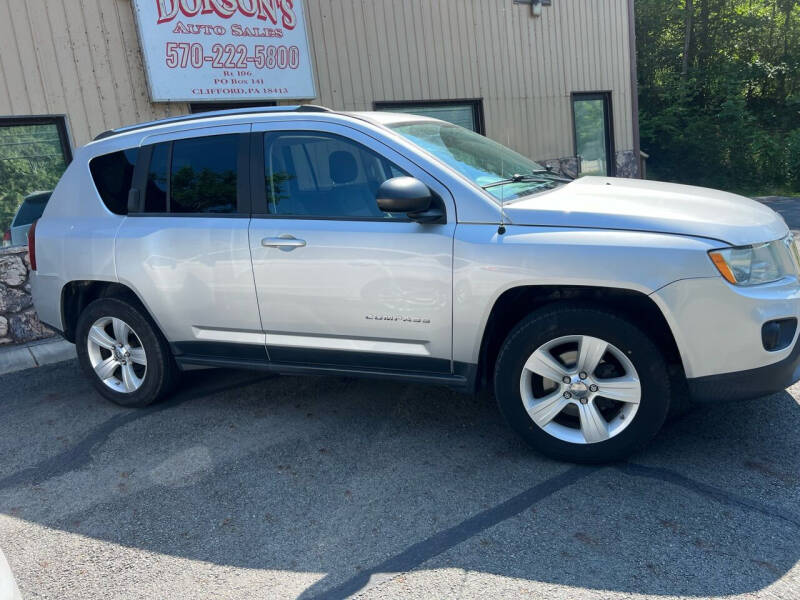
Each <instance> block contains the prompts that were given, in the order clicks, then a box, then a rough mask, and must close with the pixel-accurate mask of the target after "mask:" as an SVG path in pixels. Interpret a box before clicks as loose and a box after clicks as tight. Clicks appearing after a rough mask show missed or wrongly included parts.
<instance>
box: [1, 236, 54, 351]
mask: <svg viewBox="0 0 800 600" xmlns="http://www.w3.org/2000/svg"><path fill="white" fill-rule="evenodd" d="M30 267H31V264H30V262H29V259H28V249H27V248H26V247H24V246H12V247H10V248H0V345H2V344H19V343H23V342H30V341H32V340H38V339H41V338H45V337H49V336H51V335H53V331H51V330H50V329H48V328H47V327H45V326H44V325H42V323H40V322H39V319H38V318H37V316H36V311H35V310H34V308H33V300H32V299H31V286H30V283H29V282H28V274H29V272H30Z"/></svg>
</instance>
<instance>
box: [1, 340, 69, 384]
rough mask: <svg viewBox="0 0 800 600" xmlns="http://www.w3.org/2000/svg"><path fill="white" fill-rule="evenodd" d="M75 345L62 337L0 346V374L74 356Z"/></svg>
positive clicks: (61, 360)
mask: <svg viewBox="0 0 800 600" xmlns="http://www.w3.org/2000/svg"><path fill="white" fill-rule="evenodd" d="M76 356H77V355H76V354H75V345H74V344H70V343H69V342H68V341H67V340H65V339H63V338H60V337H58V338H54V339H48V340H40V341H37V342H31V343H29V344H24V345H22V346H10V347H5V348H0V375H5V374H6V373H13V372H15V371H23V370H25V369H33V368H35V367H41V366H42V365H50V364H53V363H58V362H63V361H65V360H71V359H73V358H75V357H76Z"/></svg>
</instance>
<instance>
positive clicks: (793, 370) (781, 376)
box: [687, 342, 800, 403]
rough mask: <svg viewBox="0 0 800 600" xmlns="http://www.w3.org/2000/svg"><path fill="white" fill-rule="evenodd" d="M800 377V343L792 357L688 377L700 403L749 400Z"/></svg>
mask: <svg viewBox="0 0 800 600" xmlns="http://www.w3.org/2000/svg"><path fill="white" fill-rule="evenodd" d="M798 380H800V342H795V345H794V348H792V351H791V353H790V354H789V356H787V357H786V358H784V359H783V360H781V361H779V362H776V363H774V364H771V365H767V366H765V367H758V368H755V369H748V370H746V371H736V372H734V373H723V374H721V375H707V376H706V377H695V378H693V379H688V380H687V382H688V384H689V395H690V396H691V397H692V400H694V401H696V402H700V403H703V402H716V401H718V400H749V399H751V398H759V397H761V396H767V395H769V394H774V393H775V392H780V391H781V390H785V389H786V388H787V387H789V386H790V385H792V384H793V383H795V382H796V381H798Z"/></svg>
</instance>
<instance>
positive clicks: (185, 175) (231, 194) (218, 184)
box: [169, 135, 239, 213]
mask: <svg viewBox="0 0 800 600" xmlns="http://www.w3.org/2000/svg"><path fill="white" fill-rule="evenodd" d="M238 145H239V136H238V135H217V136H213V137H203V138H195V139H187V140H177V141H175V142H173V145H172V167H171V169H170V173H171V179H170V190H169V199H170V202H169V210H170V212H172V213H232V212H236V164H237V155H238Z"/></svg>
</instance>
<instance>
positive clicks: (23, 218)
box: [11, 192, 50, 227]
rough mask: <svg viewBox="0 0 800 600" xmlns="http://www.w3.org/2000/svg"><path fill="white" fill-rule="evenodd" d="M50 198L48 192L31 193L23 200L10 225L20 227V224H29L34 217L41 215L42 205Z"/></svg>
mask: <svg viewBox="0 0 800 600" xmlns="http://www.w3.org/2000/svg"><path fill="white" fill-rule="evenodd" d="M48 200H50V192H45V193H42V194H31V195H30V196H28V197H27V198H25V200H23V202H22V205H21V206H20V207H19V210H18V211H17V216H16V217H14V221H13V223H11V226H12V227H20V226H22V225H30V224H31V223H33V222H34V221H35V220H36V219H38V218H39V217H41V216H42V213H43V212H44V207H45V206H47V201H48Z"/></svg>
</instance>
